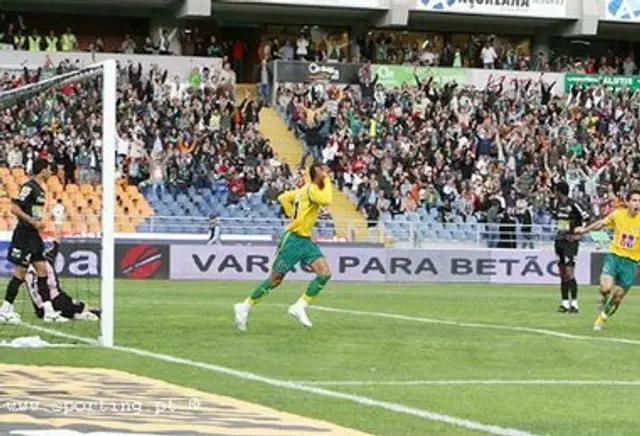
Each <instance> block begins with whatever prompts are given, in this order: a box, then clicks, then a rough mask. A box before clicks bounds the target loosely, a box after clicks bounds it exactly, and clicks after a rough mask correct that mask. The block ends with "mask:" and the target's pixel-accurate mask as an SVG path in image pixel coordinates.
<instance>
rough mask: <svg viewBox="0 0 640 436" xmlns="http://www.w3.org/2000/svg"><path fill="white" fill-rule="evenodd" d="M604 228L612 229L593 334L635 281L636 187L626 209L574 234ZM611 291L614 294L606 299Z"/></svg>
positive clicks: (639, 246) (639, 217)
mask: <svg viewBox="0 0 640 436" xmlns="http://www.w3.org/2000/svg"><path fill="white" fill-rule="evenodd" d="M604 227H609V228H611V229H613V240H612V241H611V247H610V248H609V253H607V255H606V257H605V258H604V264H603V265H602V273H601V275H600V304H601V312H600V315H599V316H598V318H597V319H596V322H595V324H594V326H593V329H594V330H596V331H598V330H602V327H603V326H604V324H605V322H607V319H609V318H610V317H611V316H612V315H613V314H614V313H616V311H617V310H618V308H619V307H620V303H622V299H623V298H624V297H625V295H627V292H628V291H629V289H631V286H632V285H633V283H634V281H635V279H636V270H637V267H638V263H639V262H640V187H634V188H633V189H632V190H631V192H629V194H628V196H627V207H626V208H622V209H617V210H615V211H614V212H613V213H612V214H611V215H609V216H608V217H606V218H605V219H602V220H599V221H596V222H595V223H593V224H591V225H588V226H586V227H579V228H577V229H575V233H576V234H578V235H584V234H586V233H589V232H592V231H594V230H600V229H602V228H604ZM614 287H615V288H616V290H615V292H614V293H613V295H612V296H611V298H609V294H610V293H611V291H612V290H613V288H614Z"/></svg>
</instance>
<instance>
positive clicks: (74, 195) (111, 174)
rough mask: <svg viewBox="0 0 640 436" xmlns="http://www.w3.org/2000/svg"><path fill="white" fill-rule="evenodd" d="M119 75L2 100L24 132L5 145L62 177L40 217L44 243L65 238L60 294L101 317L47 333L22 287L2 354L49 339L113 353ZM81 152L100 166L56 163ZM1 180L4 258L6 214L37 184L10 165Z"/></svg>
mask: <svg viewBox="0 0 640 436" xmlns="http://www.w3.org/2000/svg"><path fill="white" fill-rule="evenodd" d="M122 73H123V71H122V70H119V68H118V66H117V64H116V61H115V60H114V59H109V60H105V61H101V62H99V63H95V64H92V65H89V66H86V67H83V68H80V69H77V70H71V71H69V70H67V71H64V72H63V73H62V74H58V75H55V76H53V77H50V78H46V79H41V80H39V81H37V82H35V83H29V84H27V85H25V86H21V87H18V88H16V89H11V90H7V91H3V92H0V110H2V111H3V115H4V112H5V111H6V113H7V114H9V115H8V116H10V117H12V120H16V121H18V120H19V121H20V122H21V123H22V124H21V123H18V122H13V123H12V124H11V125H10V127H9V129H8V130H7V131H5V132H3V133H4V134H5V136H4V140H5V141H6V143H7V144H11V146H12V147H14V148H16V149H18V148H22V150H23V151H26V150H27V149H29V148H31V149H32V150H33V151H34V152H35V151H36V150H42V152H43V153H45V155H47V157H48V158H49V159H50V160H51V162H52V163H54V162H55V163H56V167H55V168H56V171H54V174H53V175H52V177H50V179H49V180H47V187H46V192H47V202H46V206H45V210H44V215H45V223H46V224H47V226H46V228H47V230H46V232H45V234H46V237H45V243H47V244H50V243H51V242H52V241H53V239H54V237H56V235H58V233H62V238H63V239H62V243H61V245H60V250H59V252H58V256H57V258H56V261H55V265H54V269H55V270H56V271H57V273H58V274H59V277H60V283H59V284H58V287H60V288H61V289H62V290H63V291H64V292H65V293H66V294H68V295H69V296H70V297H71V298H73V300H74V301H78V302H82V303H85V304H84V307H85V308H91V309H92V310H93V309H100V320H99V322H96V321H95V320H94V322H88V321H90V320H88V319H87V318H82V317H79V318H74V315H70V316H71V318H69V319H71V322H68V323H62V324H56V323H48V324H43V321H42V320H41V319H39V318H38V317H37V311H36V312H34V309H35V305H36V300H37V299H39V297H38V296H37V295H36V296H34V294H32V293H29V292H27V289H25V288H28V286H26V285H25V286H23V287H21V290H20V292H19V294H18V297H17V299H16V301H15V302H14V305H13V306H14V308H15V311H16V312H17V313H18V314H19V315H20V318H21V322H20V323H18V324H17V325H11V324H8V323H0V345H4V346H7V345H8V346H11V344H12V343H16V342H19V343H22V342H21V341H20V340H23V339H30V338H33V337H35V336H36V335H38V336H39V335H43V338H44V339H45V340H46V341H50V342H54V343H56V342H59V341H65V342H66V341H69V340H71V341H74V342H77V343H91V344H97V345H100V346H104V347H113V346H114V342H115V338H114V333H115V320H114V314H115V291H114V290H115V286H116V283H115V257H116V256H115V254H116V253H115V251H116V250H115V248H116V247H115V236H116V230H117V219H119V217H118V214H119V213H120V212H119V211H120V209H119V207H120V208H121V206H118V203H119V200H122V198H119V195H120V194H119V192H120V191H119V190H118V189H119V186H117V185H118V180H117V171H116V170H117V160H116V151H117V129H116V117H117V98H118V90H117V84H118V83H119V81H120V79H121V78H122V76H121V74H122ZM85 102H88V103H89V104H88V105H87V104H85ZM22 126H25V127H22ZM82 135H84V136H82ZM45 138H48V139H47V140H45ZM34 144H36V145H34ZM81 144H85V145H86V148H87V149H90V150H92V151H91V152H92V153H94V154H95V159H96V160H95V161H93V160H90V162H97V164H96V165H95V166H93V165H94V164H93V163H89V164H87V163H84V164H83V165H85V166H84V167H82V166H81V164H80V162H79V161H76V164H75V166H74V167H71V170H70V171H69V172H67V170H68V168H67V167H66V166H65V165H66V164H64V165H63V164H62V163H61V160H60V159H64V156H66V155H67V154H68V151H67V149H68V150H72V149H73V147H76V152H75V153H76V155H75V157H72V158H71V159H72V160H75V159H76V158H77V153H78V150H80V149H81ZM89 144H91V145H89ZM36 146H37V147H39V148H37V149H36ZM56 147H64V149H60V148H56ZM52 150H54V151H53V152H52ZM60 150H62V151H60ZM58 151H60V153H59V154H58V153H57V152H58ZM72 155H73V153H72ZM25 156H26V155H25ZM25 162H26V161H25ZM64 162H67V161H66V160H65V161H64ZM83 168H84V169H85V172H84V173H83ZM0 175H1V177H0V234H1V235H2V237H1V238H0V251H3V253H4V252H6V250H7V248H8V245H9V241H10V239H11V232H12V231H13V229H14V228H15V224H16V218H15V217H14V216H13V215H12V214H11V213H10V208H9V206H10V202H11V198H15V196H16V195H17V192H18V189H19V187H20V186H21V185H22V184H23V183H25V182H26V181H27V180H28V179H29V177H31V176H30V174H29V169H28V165H27V164H26V163H25V165H24V166H21V167H14V166H12V165H10V164H9V161H8V160H7V165H1V166H0ZM127 198H128V197H127ZM58 206H60V207H62V208H63V209H62V210H63V212H62V214H61V215H59V214H58V215H56V213H55V210H54V209H55V207H58ZM58 217H61V218H60V220H58ZM4 256H6V255H4ZM5 260H6V259H5ZM0 272H1V274H0V300H2V297H3V295H4V290H5V289H6V286H7V283H8V280H9V277H10V275H11V266H10V265H9V264H7V262H1V263H0ZM98 281H99V283H98ZM98 293H99V295H98ZM34 299H35V300H34ZM32 303H33V305H32ZM98 306H99V307H98ZM86 310H87V311H88V312H89V310H88V309H86ZM14 346H15V345H14ZM18 346H19V345H18Z"/></svg>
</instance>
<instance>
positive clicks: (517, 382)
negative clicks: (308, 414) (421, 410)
mask: <svg viewBox="0 0 640 436" xmlns="http://www.w3.org/2000/svg"><path fill="white" fill-rule="evenodd" d="M295 383H299V384H301V385H305V386H482V385H484V386H640V380H395V381H393V380H380V381H376V380H343V381H338V380H336V381H332V380H327V381H321V380H313V381H295Z"/></svg>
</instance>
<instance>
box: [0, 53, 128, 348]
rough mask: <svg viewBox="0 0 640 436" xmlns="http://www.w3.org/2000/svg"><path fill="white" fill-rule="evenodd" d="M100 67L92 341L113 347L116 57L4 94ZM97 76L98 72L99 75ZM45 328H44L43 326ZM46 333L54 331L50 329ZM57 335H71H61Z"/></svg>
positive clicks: (29, 90)
mask: <svg viewBox="0 0 640 436" xmlns="http://www.w3.org/2000/svg"><path fill="white" fill-rule="evenodd" d="M92 69H96V70H97V69H101V70H102V71H101V76H102V220H101V221H102V231H101V234H100V238H101V240H100V246H101V265H100V272H101V288H100V305H101V311H102V313H101V319H100V333H99V336H98V338H93V342H95V343H97V344H98V345H102V346H104V347H113V346H114V288H115V281H114V278H115V277H114V276H115V274H114V272H115V267H114V261H115V203H116V177H115V175H116V100H117V94H116V92H117V89H116V86H117V75H118V71H117V65H116V61H115V59H108V60H105V61H102V62H98V63H95V64H92V65H88V66H86V67H83V68H81V69H80V70H77V71H71V72H68V73H64V74H61V75H56V76H54V77H51V78H48V79H45V80H41V81H39V82H38V83H32V84H28V85H26V86H23V87H20V88H18V89H14V90H10V91H6V92H3V93H1V95H2V97H5V98H11V96H12V95H18V94H22V93H28V92H32V91H34V92H37V90H38V88H40V87H42V86H43V85H47V84H49V83H54V84H55V83H56V82H60V83H62V82H65V81H73V78H74V77H76V76H81V75H82V72H83V70H92ZM96 75H97V74H96ZM41 330H43V331H45V330H44V329H41ZM46 331H47V332H50V333H52V334H54V335H55V334H56V333H53V331H52V330H50V329H47V330H46ZM58 336H63V337H64V336H67V337H68V336H69V335H65V334H60V335H58Z"/></svg>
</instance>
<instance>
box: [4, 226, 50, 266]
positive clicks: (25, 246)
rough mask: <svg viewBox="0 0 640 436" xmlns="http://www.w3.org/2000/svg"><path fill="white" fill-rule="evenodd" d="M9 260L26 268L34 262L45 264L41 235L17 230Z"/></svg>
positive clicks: (13, 237)
mask: <svg viewBox="0 0 640 436" xmlns="http://www.w3.org/2000/svg"><path fill="white" fill-rule="evenodd" d="M7 260H8V261H9V262H11V263H13V264H14V265H19V266H23V267H25V268H26V267H28V266H29V265H30V264H32V263H33V262H44V261H45V258H44V241H43V240H42V237H41V236H40V234H39V233H38V232H37V231H29V230H24V229H21V228H16V229H15V230H14V231H13V236H12V237H11V245H10V246H9V254H8V256H7Z"/></svg>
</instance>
